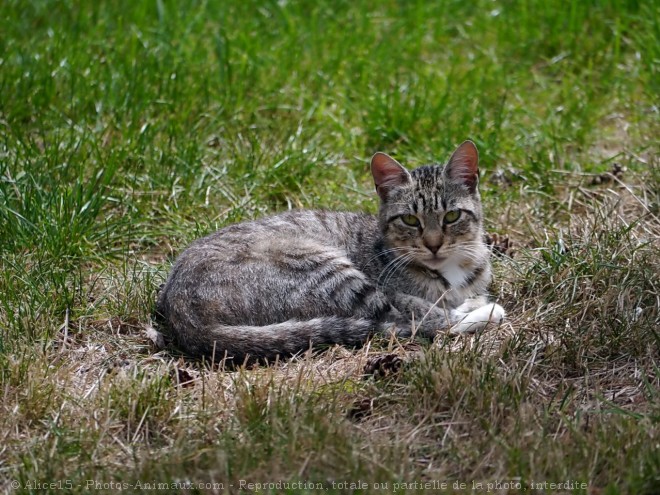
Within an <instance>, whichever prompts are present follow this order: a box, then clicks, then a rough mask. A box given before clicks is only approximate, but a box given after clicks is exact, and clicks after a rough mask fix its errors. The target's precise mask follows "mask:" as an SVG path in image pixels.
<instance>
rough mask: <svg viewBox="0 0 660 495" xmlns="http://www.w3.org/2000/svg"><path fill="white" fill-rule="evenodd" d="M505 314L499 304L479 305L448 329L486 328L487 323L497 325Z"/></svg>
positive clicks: (475, 329) (451, 330)
mask: <svg viewBox="0 0 660 495" xmlns="http://www.w3.org/2000/svg"><path fill="white" fill-rule="evenodd" d="M459 309H460V306H459ZM505 314H506V313H505V311H504V308H503V307H502V306H500V305H499V304H495V303H491V304H486V305H485V306H481V307H480V308H477V309H475V310H474V311H471V312H469V313H468V314H467V315H465V317H464V318H463V319H462V320H461V321H459V322H458V323H457V324H456V325H454V326H453V327H451V328H450V329H449V332H450V333H467V332H478V331H480V330H483V329H484V328H486V326H487V325H488V324H489V323H494V324H495V325H499V324H500V323H501V322H502V320H503V319H504V315H505Z"/></svg>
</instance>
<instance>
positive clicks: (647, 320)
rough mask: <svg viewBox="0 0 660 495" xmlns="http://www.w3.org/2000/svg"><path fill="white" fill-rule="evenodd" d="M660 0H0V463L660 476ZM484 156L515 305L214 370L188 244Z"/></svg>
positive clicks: (497, 239) (546, 486)
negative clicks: (460, 154)
mask: <svg viewBox="0 0 660 495" xmlns="http://www.w3.org/2000/svg"><path fill="white" fill-rule="evenodd" d="M659 18H660V6H659V5H658V4H657V2H636V1H625V0H604V1H600V2H596V1H593V2H592V1H589V2H587V1H585V2H579V1H572V2H560V1H558V0H556V1H554V0H552V1H533V0H528V1H520V2H510V1H497V0H495V1H491V0H488V1H486V0H479V1H476V2H459V1H450V0H442V1H438V2H412V1H411V2H395V1H385V2H376V1H374V0H359V1H355V2H345V1H335V2H325V1H318V2H311V1H303V0H290V1H268V2H263V1H257V0H248V1H226V2H189V1H184V2H171V1H167V0H158V1H155V2H146V1H144V2H143V1H136V2H74V1H70V0H69V1H45V0H42V1H35V2H30V3H28V4H26V3H25V2H19V1H17V0H7V1H4V2H2V3H0V33H2V35H1V36H0V267H1V269H0V396H1V400H0V488H1V489H3V490H5V491H7V492H10V493H32V492H36V491H40V492H61V491H62V490H64V491H66V492H74V493H87V492H88V491H90V490H94V491H98V492H106V493H107V492H116V491H118V490H123V491H127V492H142V491H145V492H146V491H150V492H153V491H154V489H162V490H164V489H170V491H180V492H186V493H220V492H223V491H228V492H238V491H243V492H245V493H254V492H257V491H258V492H260V493H316V492H317V491H318V490H319V489H324V490H325V491H328V492H341V493H367V492H369V493H372V492H373V493H390V492H394V491H396V492H397V493H399V492H403V491H404V490H415V491H419V492H430V493H531V492H534V493H589V494H617V493H635V494H644V493H645V494H654V493H658V490H659V489H660V477H659V475H658V473H660V454H659V452H660V433H659V431H658V421H659V420H660V395H659V394H660V391H659V385H660V373H659V371H658V370H659V369H660V334H659V328H660V325H659V323H660V321H659V318H660V316H659V311H658V308H659V305H660V291H659V287H658V285H659V283H658V273H660V256H659V254H660V249H659V248H660V220H659V219H658V216H659V215H660V208H659V204H660V202H659V191H660V187H658V186H659V180H658V179H659V178H660V173H659V168H658V163H659V158H658V156H659V155H658V139H657V137H658V135H660V133H659V131H660V125H659V124H660V120H659V118H658V113H659V110H658V109H659V99H658V95H659V94H660V91H659V90H660V87H659V85H658V81H660V77H659V67H660V62H659V61H660V42H659V39H658V38H659V33H660V31H659V26H660V24H659V22H660V21H659ZM465 139H472V140H473V141H475V142H476V144H477V146H478V147H479V149H480V153H481V165H480V169H481V174H480V190H481V192H482V198H483V202H484V209H485V216H486V228H487V230H488V232H489V234H490V239H491V242H492V245H493V250H494V253H495V254H494V261H493V263H494V273H495V282H494V284H493V287H492V295H493V297H494V298H495V299H497V301H498V302H499V303H500V304H502V305H503V306H504V307H505V309H506V310H507V314H508V317H507V319H506V320H505V322H504V323H503V324H502V325H501V326H499V327H496V328H495V327H494V328H489V329H487V330H486V331H484V332H483V333H481V334H478V335H471V336H460V337H454V336H449V335H445V334H441V335H439V336H438V338H437V339H436V340H435V341H434V342H424V341H411V340H402V341H396V340H388V339H384V338H374V339H373V340H372V341H370V342H369V343H367V344H366V345H365V346H364V347H362V348H361V349H346V348H343V347H333V348H330V349H327V350H325V351H324V352H320V353H311V352H310V353H307V354H304V355H301V356H298V357H296V358H294V359H292V360H289V361H287V362H283V363H276V364H273V365H272V366H268V367H266V366H262V367H256V368H252V369H240V370H233V371H230V370H223V369H218V368H217V367H211V366H209V365H206V364H204V363H199V362H195V361H192V360H190V359H187V358H186V357H185V356H182V355H181V354H180V353H179V352H178V351H177V350H176V349H175V348H172V347H166V348H162V347H161V346H160V345H159V343H158V342H157V339H155V338H154V334H153V332H152V331H151V320H150V315H151V312H152V310H153V305H154V298H155V294H156V291H157V288H158V286H159V285H160V284H161V283H162V282H163V280H164V278H165V277H166V275H167V272H168V269H169V267H170V266H171V262H172V260H173V259H174V257H175V256H176V255H177V254H178V253H180V252H181V250H182V249H184V248H185V246H186V245H187V244H188V243H189V242H191V241H192V240H193V239H195V238H197V237H199V236H201V235H204V234H206V233H209V232H211V231H213V230H215V229H217V228H220V227H222V226H224V225H227V224H229V223H232V222H237V221H241V220H247V219H252V218H257V217H260V216H263V215H266V214H269V213H273V212H277V211H282V210H286V209H288V208H297V207H304V208H331V209H348V210H354V211H371V212H373V211H375V209H376V207H377V201H376V197H375V193H374V191H373V185H372V183H371V179H370V176H369V173H368V160H369V157H370V156H371V155H372V154H373V153H374V152H375V151H384V152H386V153H388V154H390V155H392V156H394V157H396V158H397V159H398V160H400V161H401V162H402V163H403V164H404V165H406V166H408V167H411V168H412V167H414V166H418V165H422V164H425V163H429V162H434V161H443V160H445V159H446V158H447V157H448V155H449V153H451V151H452V150H453V149H454V148H455V146H456V145H457V144H459V143H460V142H462V141H464V140H465Z"/></svg>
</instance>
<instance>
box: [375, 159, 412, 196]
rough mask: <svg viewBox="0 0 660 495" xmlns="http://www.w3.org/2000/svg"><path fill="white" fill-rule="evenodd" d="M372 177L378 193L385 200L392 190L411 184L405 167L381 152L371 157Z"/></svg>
mask: <svg viewBox="0 0 660 495" xmlns="http://www.w3.org/2000/svg"><path fill="white" fill-rule="evenodd" d="M371 175H373V176H374V184H376V192H377V193H378V196H380V198H381V199H383V200H384V199H386V198H387V193H388V192H389V191H390V189H392V188H394V187H397V186H401V185H403V184H406V183H408V182H410V173H409V172H408V171H407V170H406V169H405V168H403V165H401V164H400V163H399V162H397V161H396V160H395V159H394V158H392V157H391V156H389V155H386V154H385V153H381V152H378V153H376V154H375V155H374V156H373V157H371Z"/></svg>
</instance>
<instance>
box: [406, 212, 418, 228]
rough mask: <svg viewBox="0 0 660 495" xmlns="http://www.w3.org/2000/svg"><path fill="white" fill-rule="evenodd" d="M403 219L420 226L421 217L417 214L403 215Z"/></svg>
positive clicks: (409, 223) (408, 223)
mask: <svg viewBox="0 0 660 495" xmlns="http://www.w3.org/2000/svg"><path fill="white" fill-rule="evenodd" d="M401 221H402V222H403V223H405V224H406V225H410V226H411V227H419V225H420V224H419V218H417V217H416V216H415V215H401Z"/></svg>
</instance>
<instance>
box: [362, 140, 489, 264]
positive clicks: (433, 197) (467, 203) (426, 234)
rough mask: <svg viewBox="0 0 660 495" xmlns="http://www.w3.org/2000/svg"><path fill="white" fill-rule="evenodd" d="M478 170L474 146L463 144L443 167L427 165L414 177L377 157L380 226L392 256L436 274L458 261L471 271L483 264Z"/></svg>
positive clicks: (373, 165) (385, 158)
mask: <svg viewBox="0 0 660 495" xmlns="http://www.w3.org/2000/svg"><path fill="white" fill-rule="evenodd" d="M478 165H479V153H478V151H477V147H476V146H475V145H474V143H473V142H472V141H465V142H464V143H463V144H461V145H460V146H459V147H458V148H457V149H456V151H455V152H454V153H453V155H452V156H451V158H450V159H449V161H448V162H447V164H446V165H445V166H444V167H442V166H440V165H427V166H423V167H419V168H417V169H415V170H413V171H412V172H409V171H408V170H406V169H405V168H404V167H403V166H402V165H401V164H399V163H398V162H397V161H396V160H394V159H393V158H391V157H390V156H388V155H386V154H384V153H376V154H375V155H374V156H373V158H372V159H371V173H372V175H373V177H374V182H375V184H376V191H377V192H378V195H379V196H380V199H381V206H380V226H381V229H382V231H383V234H384V238H385V241H386V243H387V247H388V248H389V249H392V250H393V251H392V254H394V255H395V256H406V258H407V259H408V261H410V262H412V263H414V264H415V265H421V266H425V267H427V268H430V269H432V270H442V269H443V266H446V264H447V263H457V262H458V263H459V264H464V265H465V266H464V267H463V268H468V266H469V265H476V264H478V262H480V261H481V259H480V258H482V257H483V256H485V251H484V248H485V246H484V244H483V227H482V212H481V201H480V199H479V191H478V190H477V186H478V182H479V174H478V172H479V171H478Z"/></svg>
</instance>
